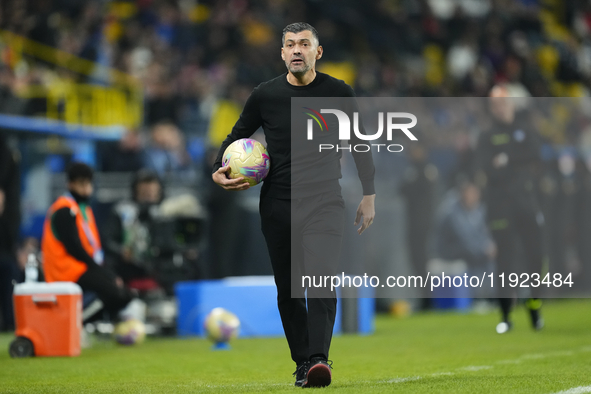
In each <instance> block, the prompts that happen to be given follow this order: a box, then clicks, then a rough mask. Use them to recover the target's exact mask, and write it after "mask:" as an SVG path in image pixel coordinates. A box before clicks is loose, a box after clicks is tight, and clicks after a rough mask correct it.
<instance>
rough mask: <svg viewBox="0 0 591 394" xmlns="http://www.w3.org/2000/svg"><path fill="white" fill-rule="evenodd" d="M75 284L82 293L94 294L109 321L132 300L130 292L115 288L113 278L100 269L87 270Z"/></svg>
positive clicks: (122, 288) (110, 274) (109, 273)
mask: <svg viewBox="0 0 591 394" xmlns="http://www.w3.org/2000/svg"><path fill="white" fill-rule="evenodd" d="M77 283H78V284H79V285H80V287H81V288H82V291H92V292H94V293H96V295H97V296H98V298H99V299H100V300H101V301H102V302H103V304H104V309H105V310H106V311H107V312H108V313H109V316H110V318H111V319H116V318H117V312H119V311H120V310H121V309H123V308H125V306H126V305H127V304H128V303H129V302H130V301H131V300H132V298H133V294H132V293H131V291H130V290H129V289H127V288H125V287H119V286H117V283H116V282H115V276H114V275H113V274H112V273H111V272H109V271H107V270H106V269H104V268H102V267H92V268H89V269H88V270H87V271H86V272H85V273H83V274H82V276H81V277H80V278H79V279H78V282H77Z"/></svg>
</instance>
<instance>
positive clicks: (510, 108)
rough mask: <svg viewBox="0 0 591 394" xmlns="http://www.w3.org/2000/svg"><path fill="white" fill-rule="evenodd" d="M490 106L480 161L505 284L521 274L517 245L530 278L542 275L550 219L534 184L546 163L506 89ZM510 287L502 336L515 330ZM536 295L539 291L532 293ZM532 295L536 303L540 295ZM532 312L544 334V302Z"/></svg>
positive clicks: (495, 92)
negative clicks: (545, 226) (490, 119)
mask: <svg viewBox="0 0 591 394" xmlns="http://www.w3.org/2000/svg"><path fill="white" fill-rule="evenodd" d="M489 104H490V111H491V113H492V115H493V126H492V127H491V129H490V130H489V131H488V132H485V133H484V134H483V135H481V136H480V139H479V141H478V148H477V157H478V160H479V167H480V168H481V169H482V170H483V171H484V173H485V174H486V178H487V209H488V212H487V219H488V225H489V228H490V231H491V234H492V236H493V238H494V240H495V243H496V245H497V270H498V273H504V274H505V278H508V276H509V275H510V274H511V273H518V272H516V271H517V270H516V269H515V263H516V261H515V258H516V253H517V249H516V244H515V242H516V241H519V242H520V243H521V245H522V246H523V250H524V252H525V258H526V265H525V267H526V270H527V273H528V274H529V275H530V276H531V275H532V274H538V275H541V274H542V265H543V257H544V254H543V246H542V226H543V224H544V216H543V214H542V212H541V210H540V208H539V205H538V201H537V198H536V195H535V183H534V180H535V178H536V177H535V172H534V166H535V164H536V163H537V162H539V161H540V144H539V139H538V136H537V135H536V134H535V132H534V131H533V130H531V124H530V122H528V121H527V119H522V117H520V116H519V114H518V113H517V112H516V109H515V103H514V101H513V100H512V99H511V98H510V97H508V92H507V89H506V87H503V86H495V87H494V88H493V89H492V91H491V98H490V103H489ZM540 280H541V279H540ZM507 287H508V286H507V282H506V283H505V289H500V288H499V291H501V292H502V293H504V294H501V298H500V299H499V302H500V306H501V312H502V321H501V322H500V323H499V324H498V325H497V332H498V333H499V334H503V333H505V332H507V331H509V330H510V329H511V325H512V323H511V320H510V312H511V304H512V299H511V298H507V296H508V294H506V292H507ZM532 292H536V289H535V288H532ZM532 295H533V297H536V294H532ZM526 306H527V307H528V309H529V311H530V316H531V321H532V325H533V327H534V329H536V330H539V329H541V328H542V327H543V320H542V319H541V317H540V307H541V300H540V299H538V298H530V299H529V300H528V301H527V303H526Z"/></svg>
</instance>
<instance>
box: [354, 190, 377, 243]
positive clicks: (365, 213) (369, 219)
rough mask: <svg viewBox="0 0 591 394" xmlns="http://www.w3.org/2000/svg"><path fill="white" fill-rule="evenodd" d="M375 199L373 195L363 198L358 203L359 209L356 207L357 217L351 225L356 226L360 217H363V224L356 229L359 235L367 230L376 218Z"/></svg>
mask: <svg viewBox="0 0 591 394" xmlns="http://www.w3.org/2000/svg"><path fill="white" fill-rule="evenodd" d="M375 199H376V195H375V194H372V195H370V196H363V199H362V200H361V202H360V203H359V207H357V216H356V217H355V223H353V225H355V226H357V225H358V224H359V221H360V220H361V217H363V223H362V224H361V227H359V228H358V229H357V233H358V234H359V235H361V234H362V233H363V232H364V231H365V230H367V228H368V227H369V226H371V224H372V223H373V218H374V217H375V216H376V210H375V204H374V202H375Z"/></svg>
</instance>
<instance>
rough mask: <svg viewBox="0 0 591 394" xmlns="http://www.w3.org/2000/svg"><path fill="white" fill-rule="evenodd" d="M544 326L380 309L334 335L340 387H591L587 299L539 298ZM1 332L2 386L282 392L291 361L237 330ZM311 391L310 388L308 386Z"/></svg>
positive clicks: (519, 317) (277, 342)
mask: <svg viewBox="0 0 591 394" xmlns="http://www.w3.org/2000/svg"><path fill="white" fill-rule="evenodd" d="M543 312H544V317H545V320H546V328H545V329H544V330H543V331H542V332H533V331H532V330H531V328H530V325H529V321H528V319H527V314H526V311H525V310H524V309H523V308H518V309H517V310H516V311H515V312H514V322H515V326H514V330H513V331H512V332H510V333H508V334H505V335H498V334H496V333H495V330H494V328H495V325H496V323H497V322H498V313H496V312H495V313H492V312H491V313H488V314H484V315H479V314H459V313H455V312H448V313H426V314H419V315H414V316H411V317H408V318H406V319H395V318H392V317H389V316H380V317H378V319H377V322H376V332H375V334H373V335H370V336H367V337H360V336H354V335H341V336H338V337H335V338H334V340H333V346H332V354H331V357H330V358H331V359H332V360H333V361H334V370H333V384H332V385H331V386H330V387H328V388H325V389H321V390H324V391H332V392H338V393H390V392H404V393H433V392H449V393H557V392H560V391H564V390H570V391H567V393H573V394H574V393H587V392H591V300H569V301H566V300H561V301H553V302H546V305H545V306H544V311H543ZM12 338H13V336H12V335H7V334H3V335H1V336H0V348H2V349H4V350H2V351H1V352H0V392H1V393H19V394H20V393H77V394H79V393H117V394H123V393H198V392H204V393H217V392H223V393H289V392H294V390H301V389H298V388H295V387H293V378H292V376H291V373H292V372H293V371H294V369H295V368H294V365H293V363H292V362H291V360H290V358H289V352H288V349H287V344H286V342H285V339H283V338H272V339H239V340H236V341H235V342H233V343H232V350H229V351H212V350H211V345H210V343H208V342H207V341H206V340H204V339H200V338H190V339H150V340H148V341H147V342H146V343H144V344H143V345H141V346H138V347H122V346H117V345H116V344H114V343H113V342H112V341H106V340H103V341H96V342H95V344H94V346H93V347H92V348H90V349H85V350H83V352H82V355H81V356H80V357H75V358H31V359H11V358H10V357H9V356H8V344H9V342H10V341H11V340H12ZM315 390H317V389H315Z"/></svg>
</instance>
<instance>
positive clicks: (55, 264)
mask: <svg viewBox="0 0 591 394" xmlns="http://www.w3.org/2000/svg"><path fill="white" fill-rule="evenodd" d="M92 175H93V174H92V169H91V168H90V167H89V166H87V165H86V164H83V163H74V164H72V165H71V166H70V168H69V169H68V191H67V192H66V193H65V194H64V195H62V196H60V197H59V198H58V199H57V200H56V201H55V202H54V203H53V205H52V206H51V207H50V208H49V211H48V212H47V216H46V218H45V224H44V226H43V239H42V242H41V251H42V253H43V271H44V273H45V280H46V281H47V282H57V281H66V282H76V283H78V285H80V287H81V288H82V290H83V291H92V292H94V293H96V294H97V296H98V297H99V299H100V300H101V301H102V302H103V304H104V307H105V310H107V312H109V315H110V317H111V318H112V319H116V318H117V312H118V311H119V310H121V309H123V308H124V307H125V306H126V305H127V304H128V303H129V301H131V299H132V298H133V294H132V293H131V292H130V291H129V290H128V289H126V288H125V287H124V286H123V282H122V281H121V279H119V278H117V277H116V276H115V275H114V274H113V273H111V272H110V271H108V270H107V269H106V268H104V267H102V264H103V251H102V248H101V242H100V238H99V233H98V230H97V227H96V223H95V220H94V215H93V213H92V209H91V208H90V206H89V205H88V203H89V200H90V197H91V195H92V191H93V186H92Z"/></svg>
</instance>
